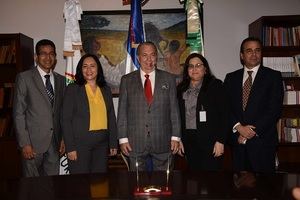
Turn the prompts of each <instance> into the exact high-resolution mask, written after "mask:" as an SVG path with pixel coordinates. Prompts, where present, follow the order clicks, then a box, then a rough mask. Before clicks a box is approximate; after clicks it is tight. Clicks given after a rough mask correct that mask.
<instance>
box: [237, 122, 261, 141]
mask: <svg viewBox="0 0 300 200" xmlns="http://www.w3.org/2000/svg"><path fill="white" fill-rule="evenodd" d="M235 129H236V130H237V131H238V132H239V134H240V135H239V137H238V143H239V144H245V143H246V141H247V140H249V139H251V138H253V137H254V136H258V135H257V134H256V132H255V131H254V129H255V126H252V125H245V126H243V125H238V126H237V127H236V128H235Z"/></svg>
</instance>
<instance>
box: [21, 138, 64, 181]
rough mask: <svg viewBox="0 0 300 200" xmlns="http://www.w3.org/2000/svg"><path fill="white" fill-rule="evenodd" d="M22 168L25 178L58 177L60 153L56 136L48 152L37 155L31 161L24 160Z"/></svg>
mask: <svg viewBox="0 0 300 200" xmlns="http://www.w3.org/2000/svg"><path fill="white" fill-rule="evenodd" d="M22 168H23V175H24V176H25V177H34V176H52V175H58V174H59V152H58V146H57V144H56V142H55V139H54V136H53V137H52V141H51V143H50V145H49V148H48V150H47V151H46V152H44V153H37V154H36V156H35V157H34V158H33V159H30V160H26V159H24V158H22Z"/></svg>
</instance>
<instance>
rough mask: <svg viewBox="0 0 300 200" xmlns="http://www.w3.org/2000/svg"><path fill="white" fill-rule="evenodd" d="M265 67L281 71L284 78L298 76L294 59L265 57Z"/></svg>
mask: <svg viewBox="0 0 300 200" xmlns="http://www.w3.org/2000/svg"><path fill="white" fill-rule="evenodd" d="M263 65H264V66H266V67H269V68H271V69H274V70H277V71H280V72H281V74H282V76H283V77H293V76H296V74H297V73H296V71H295V62H294V57H263Z"/></svg>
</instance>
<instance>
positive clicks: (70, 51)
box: [59, 0, 82, 174]
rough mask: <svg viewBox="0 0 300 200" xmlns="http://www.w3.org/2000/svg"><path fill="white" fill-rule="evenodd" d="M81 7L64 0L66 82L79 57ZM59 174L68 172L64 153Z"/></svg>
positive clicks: (73, 78) (72, 0)
mask: <svg viewBox="0 0 300 200" xmlns="http://www.w3.org/2000/svg"><path fill="white" fill-rule="evenodd" d="M81 14H82V9H81V5H80V2H79V0H66V1H65V4H64V18H65V22H66V23H65V37H64V56H65V57H66V62H67V63H66V71H65V76H66V84H67V85H68V84H70V83H72V82H74V80H75V74H76V67H77V64H78V62H79V60H80V58H81V53H80V50H81V49H82V43H81V34H80V29H79V23H78V20H81ZM59 174H69V169H68V159H67V156H66V155H63V156H62V157H61V158H60V169H59Z"/></svg>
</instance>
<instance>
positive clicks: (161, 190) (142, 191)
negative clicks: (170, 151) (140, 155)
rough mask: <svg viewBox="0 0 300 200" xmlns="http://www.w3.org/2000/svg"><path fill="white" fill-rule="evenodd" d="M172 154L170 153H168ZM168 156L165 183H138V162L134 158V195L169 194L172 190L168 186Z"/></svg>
mask: <svg viewBox="0 0 300 200" xmlns="http://www.w3.org/2000/svg"><path fill="white" fill-rule="evenodd" d="M170 156H172V155H170ZM170 156H168V165H167V169H166V184H165V185H152V184H150V185H141V184H140V177H139V176H140V171H139V164H138V161H137V158H136V162H135V166H136V183H137V185H136V187H135V188H134V195H135V196H163V195H171V194H172V190H171V188H170V186H169V176H170Z"/></svg>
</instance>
